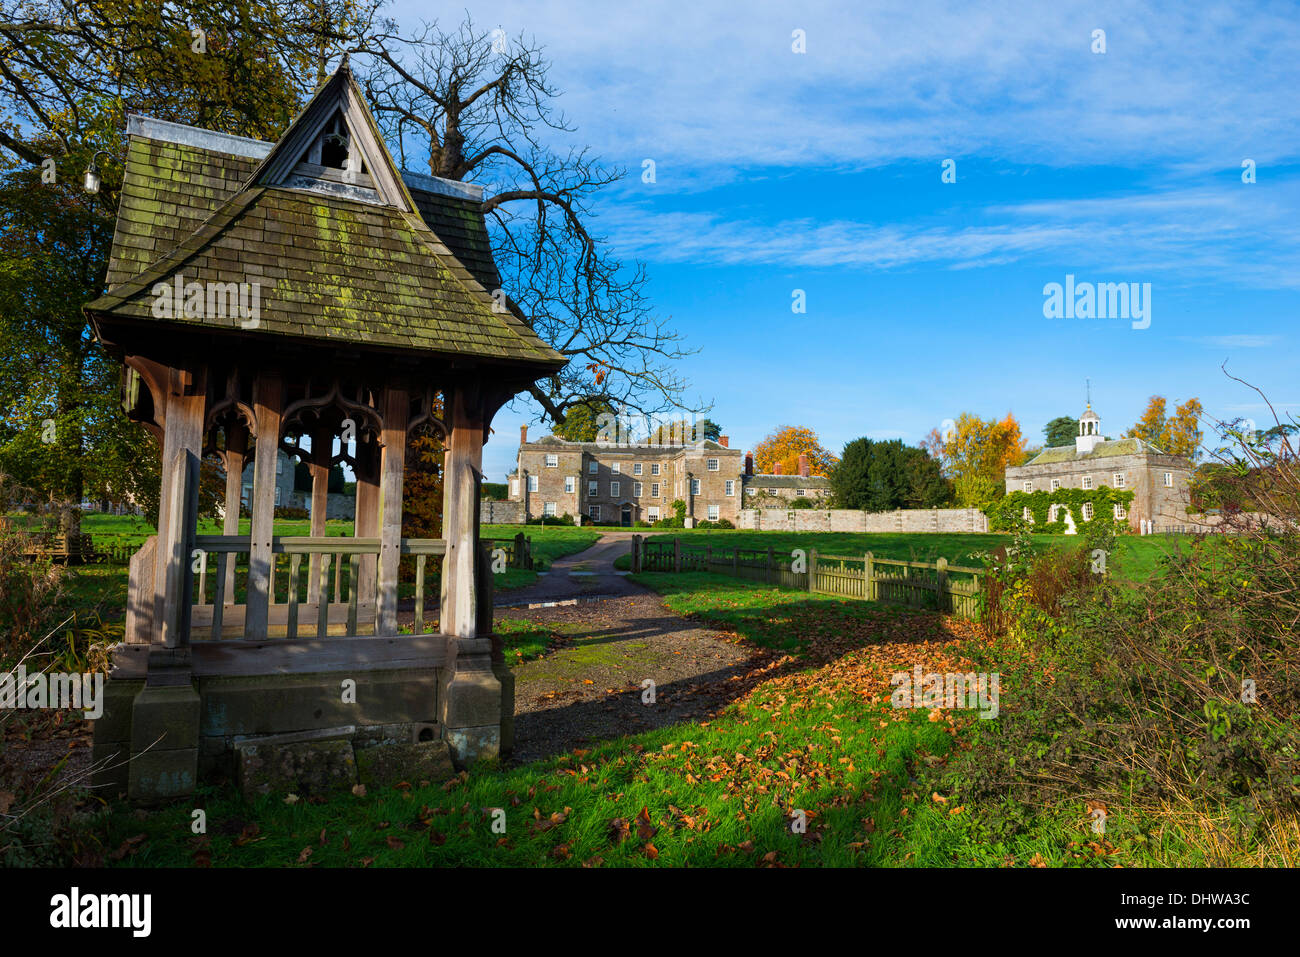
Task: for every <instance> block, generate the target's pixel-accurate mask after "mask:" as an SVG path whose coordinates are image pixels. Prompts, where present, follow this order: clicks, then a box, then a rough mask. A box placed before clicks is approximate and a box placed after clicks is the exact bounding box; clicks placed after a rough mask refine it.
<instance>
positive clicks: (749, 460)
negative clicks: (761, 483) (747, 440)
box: [745, 452, 754, 475]
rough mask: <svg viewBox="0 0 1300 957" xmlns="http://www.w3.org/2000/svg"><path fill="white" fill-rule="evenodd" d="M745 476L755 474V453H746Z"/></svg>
mask: <svg viewBox="0 0 1300 957" xmlns="http://www.w3.org/2000/svg"><path fill="white" fill-rule="evenodd" d="M745 474H746V475H753V474H754V453H753V452H746V453H745Z"/></svg>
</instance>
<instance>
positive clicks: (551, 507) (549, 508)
mask: <svg viewBox="0 0 1300 957" xmlns="http://www.w3.org/2000/svg"><path fill="white" fill-rule="evenodd" d="M542 514H543V515H545V516H547V517H548V518H554V517H555V503H554V502H547V503H546V504H545V505H543V506H542Z"/></svg>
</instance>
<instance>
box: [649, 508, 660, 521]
mask: <svg viewBox="0 0 1300 957" xmlns="http://www.w3.org/2000/svg"><path fill="white" fill-rule="evenodd" d="M646 520H647V521H651V522H657V521H659V508H658V506H651V507H650V508H648V509H646Z"/></svg>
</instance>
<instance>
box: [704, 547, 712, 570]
mask: <svg viewBox="0 0 1300 957" xmlns="http://www.w3.org/2000/svg"><path fill="white" fill-rule="evenodd" d="M704 570H705V571H706V572H711V571H713V546H712V545H708V544H706V545H705V546H704Z"/></svg>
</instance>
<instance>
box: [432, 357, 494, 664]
mask: <svg viewBox="0 0 1300 957" xmlns="http://www.w3.org/2000/svg"><path fill="white" fill-rule="evenodd" d="M444 404H445V411H444V415H445V418H446V421H447V426H448V434H447V444H446V454H445V456H444V458H443V472H442V488H443V496H442V501H443V506H442V538H443V541H445V542H446V545H447V552H446V556H445V557H444V558H443V561H442V607H441V610H440V612H439V618H440V620H441V629H442V633H443V634H445V635H451V636H454V637H456V638H474V637H476V636H477V634H478V631H477V623H476V611H477V607H476V606H477V602H476V597H475V583H474V578H475V574H474V573H475V564H476V563H477V561H478V494H479V483H480V482H481V481H482V477H483V476H482V467H483V428H484V422H483V419H484V414H483V402H482V398H481V393H480V391H479V387H478V384H477V383H476V382H464V383H459V384H457V385H455V386H454V387H452V388H451V389H448V390H447V392H446V393H445V399H444Z"/></svg>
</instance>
